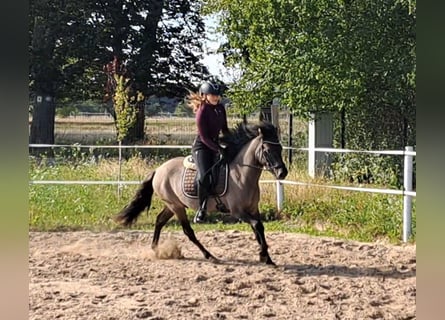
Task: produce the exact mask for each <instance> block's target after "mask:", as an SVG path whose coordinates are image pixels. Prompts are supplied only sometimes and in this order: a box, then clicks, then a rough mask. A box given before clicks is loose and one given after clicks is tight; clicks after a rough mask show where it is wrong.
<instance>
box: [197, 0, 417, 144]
mask: <svg viewBox="0 0 445 320" xmlns="http://www.w3.org/2000/svg"><path fill="white" fill-rule="evenodd" d="M206 8H207V12H218V13H219V14H220V17H221V20H220V29H219V31H221V32H222V33H223V34H224V35H225V36H226V38H227V43H225V44H223V46H222V48H223V51H224V54H225V57H226V60H225V61H226V63H227V64H228V65H229V66H235V67H237V68H239V69H240V70H241V76H240V78H239V79H237V81H236V83H234V84H233V85H232V86H231V90H229V92H228V94H229V95H230V97H231V99H232V101H233V105H235V106H236V107H238V108H240V109H241V111H242V112H244V113H248V112H251V111H253V110H257V109H258V107H260V106H263V105H266V104H268V103H270V101H272V99H273V98H280V100H281V104H282V105H285V106H287V107H288V108H289V109H290V110H291V111H292V112H293V113H294V114H295V115H298V116H301V117H307V116H308V115H309V113H310V112H313V111H325V110H326V111H334V112H339V113H340V114H343V116H345V115H348V116H349V119H350V121H349V123H350V124H352V123H355V122H357V121H359V122H360V124H361V127H360V128H361V131H366V128H369V127H372V128H374V129H375V131H376V130H377V128H379V126H381V124H382V123H383V122H384V123H387V124H388V126H386V127H385V128H387V129H388V128H389V127H391V128H392V129H394V128H401V127H404V128H405V129H404V130H405V136H404V137H403V138H400V139H392V142H395V141H396V140H397V145H398V147H401V146H400V145H399V144H402V143H404V142H402V140H405V142H406V140H407V137H408V136H411V137H413V136H414V139H415V117H413V115H415V100H414V93H415V41H416V39H415V22H416V15H415V1H398V0H375V1H366V0H356V1H351V0H341V1H330V0H308V1H303V2H299V1H292V0H252V1H237V0H208V1H206ZM357 114H359V115H361V116H362V117H361V118H358V117H356V115H357ZM352 116H354V118H352ZM354 121H355V122H354ZM413 124H414V125H413ZM355 128H357V127H355ZM388 130H389V129H388ZM388 130H387V131H388ZM387 131H386V132H385V135H386V138H385V139H384V140H386V141H389V140H390V139H391V138H390V137H391V134H393V133H394V132H398V129H397V130H392V133H389V132H387ZM408 131H409V132H408ZM354 135H355V136H357V131H355V130H354V134H351V135H349V136H350V137H353V136H354ZM381 136H382V135H381ZM366 137H367V138H368V139H367V140H366V143H365V144H363V142H364V141H363V140H361V142H362V146H361V147H362V148H365V147H375V146H374V145H372V138H375V135H366ZM382 139H383V137H382ZM382 139H380V140H379V141H380V142H382ZM393 145H394V144H393ZM402 146H403V145H402Z"/></svg>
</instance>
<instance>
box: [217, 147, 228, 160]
mask: <svg viewBox="0 0 445 320" xmlns="http://www.w3.org/2000/svg"><path fill="white" fill-rule="evenodd" d="M218 150H219V155H220V159H221V160H227V146H226V145H221V144H220V145H219V148H218Z"/></svg>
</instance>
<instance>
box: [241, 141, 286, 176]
mask: <svg viewBox="0 0 445 320" xmlns="http://www.w3.org/2000/svg"><path fill="white" fill-rule="evenodd" d="M261 140H262V142H261V144H260V145H259V146H258V147H257V148H256V150H255V158H256V159H259V161H260V162H264V163H265V164H266V165H263V166H256V165H251V164H243V166H247V167H250V168H255V169H260V170H265V171H272V170H273V169H277V168H279V164H276V165H273V166H272V165H270V163H273V160H274V159H273V157H272V156H271V155H270V153H269V152H267V151H266V150H265V147H264V145H267V144H271V145H281V143H280V142H278V141H270V140H263V139H262V138H261ZM260 159H261V160H262V161H261V160H260Z"/></svg>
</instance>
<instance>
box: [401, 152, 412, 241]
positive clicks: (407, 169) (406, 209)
mask: <svg viewBox="0 0 445 320" xmlns="http://www.w3.org/2000/svg"><path fill="white" fill-rule="evenodd" d="M405 151H408V152H411V151H413V147H405ZM403 191H413V156H412V155H411V154H405V155H404V161H403ZM411 217H412V196H411V195H408V194H403V242H407V241H408V239H409V237H410V236H411Z"/></svg>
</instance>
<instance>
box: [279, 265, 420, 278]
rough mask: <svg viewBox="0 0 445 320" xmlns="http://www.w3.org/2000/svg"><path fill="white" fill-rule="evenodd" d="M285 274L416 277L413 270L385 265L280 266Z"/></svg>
mask: <svg viewBox="0 0 445 320" xmlns="http://www.w3.org/2000/svg"><path fill="white" fill-rule="evenodd" d="M281 268H282V270H283V271H284V272H285V273H289V274H295V275H298V276H320V275H328V276H338V277H348V278H362V277H376V278H393V279H407V278H412V277H416V270H415V268H414V269H413V268H410V267H404V268H403V269H402V270H398V269H397V268H396V267H395V266H391V265H387V266H381V267H349V266H345V265H333V264H330V265H325V266H320V265H314V264H287V265H282V266H281Z"/></svg>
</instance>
